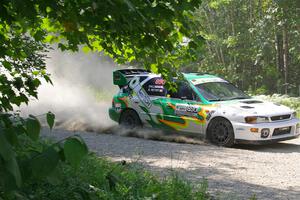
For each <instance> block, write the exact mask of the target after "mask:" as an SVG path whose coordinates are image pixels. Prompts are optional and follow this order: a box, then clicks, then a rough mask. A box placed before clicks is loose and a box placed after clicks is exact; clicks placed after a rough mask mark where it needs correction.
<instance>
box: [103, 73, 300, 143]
mask: <svg viewBox="0 0 300 200" xmlns="http://www.w3.org/2000/svg"><path fill="white" fill-rule="evenodd" d="M183 77H184V78H183V80H177V79H174V81H176V83H177V90H175V91H176V92H174V91H172V90H170V91H169V90H168V89H167V88H166V87H165V80H164V79H162V77H161V76H160V75H158V74H153V73H150V72H149V71H146V70H143V69H122V70H116V71H114V73H113V82H114V84H115V85H118V86H119V88H120V90H119V92H118V93H117V94H116V95H115V96H114V97H113V100H112V106H111V108H109V115H110V118H111V119H112V120H114V121H116V122H118V123H119V124H121V125H124V126H126V127H129V128H133V127H140V126H144V127H153V128H159V129H167V130H172V131H181V132H183V133H184V132H185V133H186V132H192V133H195V134H202V135H203V136H205V137H206V138H207V139H209V140H210V141H211V142H212V143H214V144H217V145H220V146H227V147H230V146H232V145H234V144H235V143H255V144H261V143H269V142H278V141H282V140H288V139H292V138H296V137H298V136H299V134H300V125H299V119H297V117H296V112H295V111H294V110H292V109H290V108H288V107H286V106H283V105H279V104H276V103H272V102H267V101H262V100H258V99H254V98H251V97H250V96H248V95H246V94H245V93H244V92H242V91H241V90H239V89H238V88H237V87H235V86H234V85H233V84H231V83H230V82H228V81H226V80H224V79H222V78H220V77H217V76H214V75H210V74H201V73H183Z"/></svg>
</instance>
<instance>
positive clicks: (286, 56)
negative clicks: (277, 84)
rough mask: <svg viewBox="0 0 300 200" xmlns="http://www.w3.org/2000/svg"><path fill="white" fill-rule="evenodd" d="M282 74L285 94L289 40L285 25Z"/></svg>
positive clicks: (286, 90) (286, 89) (286, 88)
mask: <svg viewBox="0 0 300 200" xmlns="http://www.w3.org/2000/svg"><path fill="white" fill-rule="evenodd" d="M282 35H283V73H284V85H285V90H284V92H285V94H287V93H288V64H289V38H288V32H287V25H286V24H285V25H284V27H283V34H282Z"/></svg>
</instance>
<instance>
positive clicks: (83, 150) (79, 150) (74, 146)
mask: <svg viewBox="0 0 300 200" xmlns="http://www.w3.org/2000/svg"><path fill="white" fill-rule="evenodd" d="M87 153H88V148H87V146H86V144H85V142H84V141H83V140H82V138H81V137H80V136H72V137H70V138H68V139H67V140H66V141H65V144H64V154H65V157H66V160H67V161H68V162H69V163H70V164H71V166H73V167H78V166H79V164H80V161H81V160H82V159H83V157H84V156H86V155H87Z"/></svg>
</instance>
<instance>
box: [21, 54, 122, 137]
mask: <svg viewBox="0 0 300 200" xmlns="http://www.w3.org/2000/svg"><path fill="white" fill-rule="evenodd" d="M48 57H49V58H48V59H47V61H46V64H47V70H48V72H49V73H50V74H51V79H52V82H53V85H51V84H48V83H46V82H43V83H42V86H41V87H40V88H39V90H38V100H36V99H32V100H31V101H30V103H29V104H28V106H21V107H20V111H21V113H22V115H23V116H27V115H28V114H33V115H35V116H40V117H39V118H40V119H41V120H43V119H44V118H45V117H43V114H45V113H47V112H48V111H51V112H53V113H54V114H55V115H56V124H55V126H56V128H63V129H66V130H71V131H101V130H104V129H107V128H109V127H111V126H114V125H115V124H116V123H114V122H113V121H111V120H110V119H109V116H108V108H109V106H110V105H111V99H112V96H113V95H114V93H116V91H117V90H118V88H117V86H114V85H113V82H112V72H113V71H114V70H116V69H118V68H120V66H118V65H117V64H115V63H114V62H113V61H112V60H111V59H110V58H108V57H106V56H103V55H100V54H99V53H98V54H96V53H91V54H85V53H70V52H61V51H59V50H53V51H50V52H49V54H48Z"/></svg>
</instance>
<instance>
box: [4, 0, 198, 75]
mask: <svg viewBox="0 0 300 200" xmlns="http://www.w3.org/2000/svg"><path fill="white" fill-rule="evenodd" d="M200 3H201V1H199V0H182V1H169V2H166V1H144V0H131V1H130V0H102V1H97V0H96V1H95V0H78V1H73V0H64V1H52V0H46V1H41V0H39V1H31V0H25V1H24V0H13V1H11V0H4V1H2V3H1V5H0V30H1V31H0V37H1V38H2V40H1V43H0V45H1V49H0V60H2V59H4V57H7V56H9V55H8V52H12V51H14V48H15V44H14V43H13V40H12V38H13V37H15V36H18V37H19V38H20V39H22V38H23V35H26V37H29V38H30V39H31V40H33V41H34V42H35V43H42V44H45V43H58V47H59V48H60V49H62V50H72V51H77V50H78V49H79V47H81V45H83V50H84V51H89V50H92V51H104V52H105V53H106V54H108V55H110V56H111V57H113V58H114V59H115V61H116V62H118V63H125V62H127V63H128V62H132V61H135V63H138V64H139V65H142V66H143V67H146V68H147V69H151V70H153V71H155V72H159V73H162V74H163V76H166V77H167V76H169V77H171V75H174V74H175V73H176V69H178V67H179V66H181V65H183V64H184V63H185V62H186V61H190V60H195V59H196V58H197V56H198V54H199V53H198V52H197V50H198V49H199V48H200V47H201V45H202V43H203V40H202V37H201V36H200V33H199V32H197V31H193V30H195V28H194V24H193V23H191V21H192V20H191V19H192V18H193V15H192V11H193V10H194V9H195V8H196V7H199V5H200ZM184 38H188V41H189V42H188V43H186V44H184V43H183V42H184V41H183V40H184ZM20 41H22V40H20ZM23 44H25V41H23ZM28 56H29V55H26V54H24V53H23V54H20V53H16V54H15V55H14V57H13V59H14V60H22V59H23V58H24V57H28ZM10 59H11V57H10ZM7 65H8V64H7ZM2 67H3V64H2ZM170 72H172V73H170Z"/></svg>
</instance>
